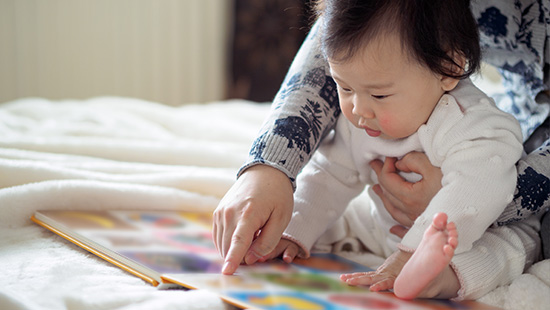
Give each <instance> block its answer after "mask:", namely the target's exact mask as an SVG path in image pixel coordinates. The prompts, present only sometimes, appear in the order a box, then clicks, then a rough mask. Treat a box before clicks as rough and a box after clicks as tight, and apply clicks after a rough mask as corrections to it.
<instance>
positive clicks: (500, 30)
mask: <svg viewBox="0 0 550 310" xmlns="http://www.w3.org/2000/svg"><path fill="white" fill-rule="evenodd" d="M549 7H550V1H549V0H514V1H498V0H492V1H474V2H472V12H473V13H474V16H475V18H476V19H477V22H478V25H479V31H480V40H481V47H482V49H483V52H484V55H483V56H484V58H483V60H484V61H486V62H488V63H490V64H492V65H494V66H496V67H497V68H499V71H500V73H501V74H502V76H503V78H504V85H503V86H504V88H505V89H506V92H505V93H503V94H490V95H491V96H493V97H494V99H495V101H496V103H497V105H498V107H499V108H500V109H501V110H503V111H505V112H508V113H510V114H512V115H514V116H515V117H516V118H517V119H518V121H519V122H520V125H521V127H522V133H523V136H524V141H525V140H527V138H528V137H529V136H530V135H531V134H532V133H533V131H534V130H535V129H536V128H537V127H538V126H540V124H542V123H543V122H544V120H545V119H546V118H547V117H548V115H549V114H550V105H549V104H548V103H540V102H539V103H537V102H536V100H535V97H536V96H537V94H539V93H540V92H541V91H546V90H548V89H549V85H548V81H547V80H545V79H544V67H545V66H547V63H548V59H549V58H550V57H548V56H549V55H548V53H550V50H549V46H548V34H547V31H546V29H547V27H548V26H549V25H550V12H549ZM519 85H525V86H526V87H519Z"/></svg>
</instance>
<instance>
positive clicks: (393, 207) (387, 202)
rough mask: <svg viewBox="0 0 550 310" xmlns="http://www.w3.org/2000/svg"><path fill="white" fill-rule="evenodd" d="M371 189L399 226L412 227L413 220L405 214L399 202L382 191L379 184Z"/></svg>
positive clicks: (404, 209) (403, 207)
mask: <svg viewBox="0 0 550 310" xmlns="http://www.w3.org/2000/svg"><path fill="white" fill-rule="evenodd" d="M372 189H373V191H374V193H375V194H376V195H378V197H380V200H382V203H383V204H384V207H385V208H386V210H387V211H388V213H390V215H391V217H392V218H393V219H394V220H396V221H397V222H398V223H399V224H401V225H405V226H412V224H413V222H414V219H411V217H410V216H409V214H408V213H407V212H405V211H406V208H405V206H403V204H402V203H401V201H399V200H398V199H397V198H395V197H394V196H393V195H391V193H389V192H387V191H384V189H383V188H382V187H381V186H380V185H379V184H375V185H374V186H373V188H372Z"/></svg>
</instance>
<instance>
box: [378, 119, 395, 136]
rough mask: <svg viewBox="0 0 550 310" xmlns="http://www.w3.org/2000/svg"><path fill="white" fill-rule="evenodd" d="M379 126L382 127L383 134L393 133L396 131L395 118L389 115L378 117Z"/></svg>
mask: <svg viewBox="0 0 550 310" xmlns="http://www.w3.org/2000/svg"><path fill="white" fill-rule="evenodd" d="M378 125H379V126H380V129H382V131H383V132H387V133H390V132H393V131H394V130H395V125H396V124H395V122H394V121H393V118H392V117H391V116H389V115H384V116H380V117H378Z"/></svg>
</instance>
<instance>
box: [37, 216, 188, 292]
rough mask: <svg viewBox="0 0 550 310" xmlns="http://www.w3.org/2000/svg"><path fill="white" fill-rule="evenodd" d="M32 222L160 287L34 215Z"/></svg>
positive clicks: (157, 283) (137, 272) (155, 281)
mask: <svg viewBox="0 0 550 310" xmlns="http://www.w3.org/2000/svg"><path fill="white" fill-rule="evenodd" d="M31 220H32V221H33V222H35V223H36V224H38V225H40V226H42V227H44V228H46V229H48V230H50V231H52V232H53V233H55V234H57V235H59V236H61V237H63V238H64V239H66V240H68V241H70V242H72V243H74V244H76V245H77V246H79V247H81V248H83V249H85V250H86V251H88V252H90V253H92V254H95V255H96V256H98V257H99V258H102V259H104V260H106V261H107V262H109V263H111V264H113V265H115V266H117V267H119V268H120V269H122V270H125V271H127V272H129V273H131V274H133V275H135V276H137V277H139V278H141V279H142V280H144V281H145V282H147V283H149V284H151V285H153V286H155V287H156V286H158V285H159V284H160V283H159V282H158V281H157V280H155V279H153V278H151V277H149V276H147V275H145V274H143V273H141V272H139V271H137V270H135V269H133V268H130V267H128V266H126V265H124V264H122V263H121V262H119V261H117V260H115V259H113V258H111V257H109V256H108V255H105V254H103V253H101V252H100V251H98V250H96V249H94V248H92V247H90V246H88V245H86V244H84V243H82V242H80V241H78V240H76V239H75V238H73V237H71V236H69V235H67V234H66V233H64V232H62V231H60V230H59V229H57V228H55V227H52V226H50V225H48V224H46V223H44V222H42V221H41V220H39V219H37V218H36V217H35V216H34V215H33V216H32V217H31ZM178 284H179V283H178Z"/></svg>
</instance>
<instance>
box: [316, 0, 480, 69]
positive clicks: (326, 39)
mask: <svg viewBox="0 0 550 310" xmlns="http://www.w3.org/2000/svg"><path fill="white" fill-rule="evenodd" d="M317 14H318V15H319V16H322V18H323V23H322V27H321V28H322V29H321V31H322V47H323V52H324V53H325V56H326V57H327V58H328V59H332V60H334V61H346V60H348V59H350V58H351V57H353V56H355V55H356V54H357V52H359V51H360V50H361V49H362V48H364V47H365V45H367V44H369V42H370V41H372V40H376V39H377V38H380V37H384V36H387V35H389V34H393V35H396V36H397V37H398V38H399V41H400V43H401V47H402V49H403V51H404V52H405V53H406V54H407V55H408V56H410V57H411V59H412V60H415V61H417V62H419V63H420V64H422V65H424V66H426V67H427V68H429V69H430V70H431V71H433V72H434V73H436V74H441V75H445V76H449V77H455V78H465V77H468V76H470V75H471V74H472V73H474V72H476V71H477V70H478V69H479V66H480V62H481V51H480V46H479V33H478V28H477V23H476V20H475V18H474V17H473V15H472V13H471V10H470V1H469V0H322V1H319V2H318V5H317ZM455 66H458V67H460V69H457V68H455Z"/></svg>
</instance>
